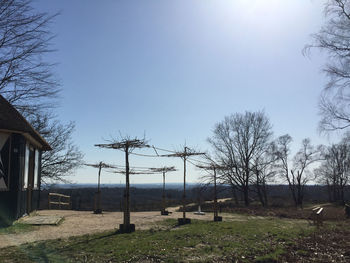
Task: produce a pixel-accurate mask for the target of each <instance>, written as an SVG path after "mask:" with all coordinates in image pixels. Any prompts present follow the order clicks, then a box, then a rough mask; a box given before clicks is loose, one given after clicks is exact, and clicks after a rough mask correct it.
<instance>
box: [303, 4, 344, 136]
mask: <svg viewBox="0 0 350 263" xmlns="http://www.w3.org/2000/svg"><path fill="white" fill-rule="evenodd" d="M324 12H325V16H326V22H325V25H324V26H323V27H322V28H321V29H320V31H319V32H318V33H317V34H314V35H313V36H312V37H313V42H312V43H311V44H309V45H307V46H306V47H305V49H304V53H308V51H310V49H312V48H318V49H320V50H322V51H325V52H326V53H327V54H328V63H327V64H326V65H325V67H324V72H325V73H326V75H327V76H328V79H329V81H328V83H327V85H326V88H325V89H324V91H323V94H322V96H321V101H320V109H321V113H322V116H323V117H322V120H321V122H320V128H321V129H322V130H337V129H345V128H348V127H349V126H350V103H349V102H350V89H349V87H350V2H349V1H348V0H329V1H328V2H327V4H326V6H325V9H324Z"/></svg>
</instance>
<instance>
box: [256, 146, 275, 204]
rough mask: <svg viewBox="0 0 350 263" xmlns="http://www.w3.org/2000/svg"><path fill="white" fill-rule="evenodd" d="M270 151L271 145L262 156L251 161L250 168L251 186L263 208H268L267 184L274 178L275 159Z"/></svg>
mask: <svg viewBox="0 0 350 263" xmlns="http://www.w3.org/2000/svg"><path fill="white" fill-rule="evenodd" d="M272 150H273V146H272V145H271V146H270V147H269V148H267V151H266V152H265V153H264V154H263V155H261V156H259V157H257V158H255V159H254V160H253V166H252V172H253V174H254V176H253V178H252V184H253V185H254V186H255V191H256V194H257V196H258V198H259V201H260V203H261V205H262V206H264V207H266V206H268V198H267V196H268V183H271V182H273V181H274V178H275V176H276V169H275V162H276V157H275V155H274V154H273V152H272ZM253 189H254V188H253Z"/></svg>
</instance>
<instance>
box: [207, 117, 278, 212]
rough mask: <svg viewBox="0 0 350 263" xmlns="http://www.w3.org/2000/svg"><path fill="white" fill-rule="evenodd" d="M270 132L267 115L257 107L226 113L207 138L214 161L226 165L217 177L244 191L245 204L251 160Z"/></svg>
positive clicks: (247, 199) (265, 142) (249, 180)
mask: <svg viewBox="0 0 350 263" xmlns="http://www.w3.org/2000/svg"><path fill="white" fill-rule="evenodd" d="M271 136H272V127H271V124H270V121H269V118H268V117H267V116H266V115H265V113H264V112H261V111H259V112H245V113H244V114H241V113H235V114H232V115H230V116H228V117H225V119H224V120H223V121H222V122H219V123H217V124H216V125H215V129H214V134H213V136H212V137H211V138H209V139H208V141H209V143H210V144H211V145H212V147H213V152H214V154H215V159H216V162H217V163H218V164H220V165H222V166H224V167H227V170H225V171H222V176H220V179H221V180H222V181H223V182H224V183H227V184H229V185H231V187H233V190H236V189H238V190H239V191H240V192H241V193H242V194H243V197H244V202H245V205H246V206H248V205H249V202H250V200H249V191H250V189H249V187H250V184H251V180H252V176H253V172H252V168H253V160H254V159H256V158H259V157H260V156H261V155H263V154H264V153H265V152H266V148H267V147H268V145H269V143H270V140H271Z"/></svg>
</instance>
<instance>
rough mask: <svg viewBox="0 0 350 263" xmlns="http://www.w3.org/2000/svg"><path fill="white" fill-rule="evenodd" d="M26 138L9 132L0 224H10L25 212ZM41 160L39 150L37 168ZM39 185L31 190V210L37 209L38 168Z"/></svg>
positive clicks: (26, 192)
mask: <svg viewBox="0 0 350 263" xmlns="http://www.w3.org/2000/svg"><path fill="white" fill-rule="evenodd" d="M26 144H27V141H26V139H25V138H24V137H23V136H22V135H20V134H16V133H13V134H11V149H10V153H11V154H10V165H9V186H8V189H7V190H5V191H4V190H0V225H1V224H3V225H4V224H10V223H11V222H12V221H13V220H16V219H18V218H19V217H22V216H23V215H24V214H26V213H27V204H28V201H27V194H28V190H27V189H26V188H25V184H24V181H25V180H24V175H25V174H26V173H25V155H26ZM40 162H41V152H39V164H38V165H39V166H38V167H39V168H40ZM38 173H39V178H38V182H39V187H38V189H36V190H33V191H32V198H31V211H33V210H36V209H38V204H39V198H40V190H39V189H40V169H38Z"/></svg>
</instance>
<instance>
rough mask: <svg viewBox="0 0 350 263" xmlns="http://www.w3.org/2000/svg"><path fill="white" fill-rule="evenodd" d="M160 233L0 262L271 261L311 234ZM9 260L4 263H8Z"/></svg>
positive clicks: (274, 224) (27, 251)
mask: <svg viewBox="0 0 350 263" xmlns="http://www.w3.org/2000/svg"><path fill="white" fill-rule="evenodd" d="M160 224H162V225H163V227H162V230H159V229H157V230H154V229H151V230H147V231H136V232H135V233H132V234H115V233H113V232H105V233H101V234H95V235H85V236H80V237H72V238H69V239H67V240H63V239H58V240H52V241H45V242H36V243H31V244H26V245H22V246H19V247H11V248H6V249H4V250H2V251H1V252H0V261H1V262H110V261H112V262H123V261H128V262H138V261H142V262H145V261H146V262H161V261H166V262H181V261H182V262H187V261H191V262H199V261H200V262H213V261H214V262H215V261H230V262H231V261H232V260H233V261H234V260H235V259H237V260H238V262H273V260H275V259H277V258H278V256H279V255H281V254H283V253H284V248H285V247H286V246H288V245H291V244H293V242H294V241H295V239H296V238H298V237H300V236H307V235H308V234H310V233H311V232H312V231H314V228H313V227H310V226H309V225H308V224H307V223H306V222H304V221H299V220H282V219H276V218H274V219H254V220H248V221H246V222H220V223H219V222H204V221H193V222H192V224H191V225H185V226H180V227H179V226H176V221H175V220H165V221H164V222H162V223H160ZM7 260H8V261H7Z"/></svg>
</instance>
